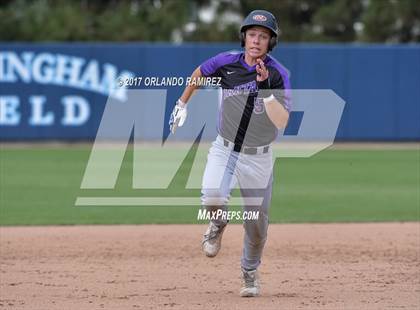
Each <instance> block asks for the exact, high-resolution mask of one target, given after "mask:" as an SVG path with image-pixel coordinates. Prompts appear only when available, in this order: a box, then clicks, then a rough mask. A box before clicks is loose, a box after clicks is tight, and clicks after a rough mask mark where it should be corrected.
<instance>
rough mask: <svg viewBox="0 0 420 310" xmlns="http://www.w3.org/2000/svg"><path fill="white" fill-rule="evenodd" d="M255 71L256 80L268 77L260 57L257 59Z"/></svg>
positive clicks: (263, 79) (260, 80)
mask: <svg viewBox="0 0 420 310" xmlns="http://www.w3.org/2000/svg"><path fill="white" fill-rule="evenodd" d="M256 71H257V82H262V81H265V80H266V79H268V70H267V67H266V66H265V64H264V61H262V60H261V58H258V59H257V66H256Z"/></svg>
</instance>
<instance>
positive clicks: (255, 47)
mask: <svg viewBox="0 0 420 310" xmlns="http://www.w3.org/2000/svg"><path fill="white" fill-rule="evenodd" d="M270 38H271V34H270V30H268V29H266V28H264V27H259V26H254V27H251V28H249V29H248V30H247V31H246V33H245V51H246V53H247V54H248V55H249V56H251V57H252V58H260V57H261V56H264V55H265V54H267V52H268V44H269V43H270Z"/></svg>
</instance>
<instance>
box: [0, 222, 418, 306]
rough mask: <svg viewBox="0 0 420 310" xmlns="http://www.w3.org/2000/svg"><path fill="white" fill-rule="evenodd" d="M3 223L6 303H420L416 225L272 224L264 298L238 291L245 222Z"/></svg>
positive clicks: (0, 291) (1, 289) (1, 299)
mask: <svg viewBox="0 0 420 310" xmlns="http://www.w3.org/2000/svg"><path fill="white" fill-rule="evenodd" d="M204 230H205V226H204V225H143V226H62V227H1V228H0V241H1V247H0V249H1V250H0V251H1V252H0V259H1V276H0V309H102V308H103V309H241V310H245V309H419V308H420V280H419V279H420V223H377V224H282V225H271V226H270V228H269V236H268V237H269V238H268V241H267V245H266V248H265V253H264V257H263V262H262V265H261V268H260V274H261V278H262V296H261V297H259V298H252V299H245V298H240V297H239V296H238V291H239V289H240V283H241V282H240V277H239V274H240V266H239V259H240V255H241V250H242V237H243V229H242V226H241V225H229V226H228V228H227V230H226V232H225V235H224V237H223V244H222V250H221V252H220V253H219V255H218V256H217V257H216V258H213V259H210V258H207V257H205V256H204V255H203V253H202V252H201V249H200V243H201V236H202V233H203V232H204Z"/></svg>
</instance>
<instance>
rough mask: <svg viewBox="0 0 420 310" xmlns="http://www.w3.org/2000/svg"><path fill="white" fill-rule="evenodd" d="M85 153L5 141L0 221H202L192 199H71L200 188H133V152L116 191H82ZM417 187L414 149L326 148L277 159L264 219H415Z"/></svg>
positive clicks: (419, 167) (419, 175)
mask: <svg viewBox="0 0 420 310" xmlns="http://www.w3.org/2000/svg"><path fill="white" fill-rule="evenodd" d="M89 154H90V147H89V146H81V145H79V146H63V147H48V146H32V147H27V148H21V147H20V148H13V147H12V146H7V147H3V148H2V149H1V158H0V159H1V161H0V164H1V179H0V182H1V183H0V224H1V225H60V224H145V223H203V222H198V221H197V211H198V208H199V207H198V206H197V207H191V206H171V207H163V206H150V207H121V206H115V207H98V206H96V207H76V206H74V203H75V200H76V197H78V196H118V195H120V196H121V195H122V196H141V195H148V196H150V195H157V196H159V195H160V196H162V195H167V196H175V195H181V196H182V195H187V196H191V195H193V196H194V195H197V196H198V195H199V190H190V191H186V190H183V187H182V188H181V187H179V186H178V187H176V186H174V187H171V188H170V189H169V190H168V191H166V192H165V193H162V192H161V191H144V190H143V191H141V190H133V189H131V178H132V172H131V171H132V154H131V152H127V154H126V156H125V159H124V164H123V166H122V169H121V171H120V175H119V179H118V183H117V187H116V189H115V190H113V191H110V190H80V184H81V180H82V177H83V173H84V170H85V167H86V163H87V160H88V158H89ZM186 162H187V163H188V160H186ZM182 173H183V172H182V171H181V172H180V175H178V177H179V178H183V177H185V176H183V175H182ZM176 184H179V183H178V182H177V183H176ZM419 188H420V151H419V150H418V149H417V150H416V149H407V150H385V149H384V150H325V151H323V152H321V153H319V154H317V155H316V156H313V157H311V158H302V159H296V158H283V159H279V160H277V162H276V166H275V184H274V190H273V199H272V205H271V209H270V222H271V223H283V222H359V221H363V222H367V221H419V220H420V217H419V212H420V205H419V200H420V197H419V195H420V194H419ZM234 209H239V207H234Z"/></svg>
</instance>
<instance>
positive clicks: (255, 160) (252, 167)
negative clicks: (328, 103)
mask: <svg viewBox="0 0 420 310" xmlns="http://www.w3.org/2000/svg"><path fill="white" fill-rule="evenodd" d="M278 34H279V30H278V25H277V21H276V18H275V17H274V15H273V14H271V13H270V12H267V11H264V10H255V11H252V12H251V13H250V14H249V15H248V16H247V17H246V18H245V20H244V21H243V23H242V25H241V28H240V38H241V45H242V47H244V51H242V52H225V53H221V54H218V55H216V56H214V57H212V58H210V59H208V60H207V61H205V62H204V63H202V64H201V65H200V66H199V67H198V68H197V69H195V71H194V72H193V73H192V76H191V79H197V78H200V77H220V78H221V88H222V96H221V98H220V103H219V114H218V115H219V116H218V118H219V119H218V124H217V131H218V136H217V137H216V140H215V141H214V142H213V144H212V146H211V148H210V150H209V154H208V158H207V164H206V168H205V172H204V175H203V181H202V197H201V200H202V205H203V207H204V208H206V210H207V211H208V212H215V211H216V210H219V209H222V210H226V208H227V207H226V205H227V203H228V201H229V198H230V194H231V191H232V189H233V188H234V187H235V186H237V185H239V188H240V190H241V195H242V197H243V200H244V206H243V207H244V211H250V210H254V211H259V214H258V215H259V216H258V219H257V220H255V219H252V220H245V219H244V229H245V234H244V244H243V253H242V258H241V271H242V280H243V287H242V289H241V290H240V296H242V297H254V296H258V295H259V294H260V285H259V277H258V272H257V268H258V267H259V265H260V263H261V256H262V252H263V248H264V244H265V241H266V239H267V228H268V208H269V204H270V201H271V192H272V182H273V178H272V171H273V159H272V151H271V143H272V142H273V141H274V140H275V139H276V136H277V133H278V129H280V128H284V127H285V126H286V125H287V122H288V119H289V112H290V109H291V106H290V96H289V91H290V82H289V77H288V74H287V71H286V70H285V68H284V67H282V66H281V65H280V63H279V62H278V61H276V60H275V59H274V58H273V57H272V56H270V55H269V54H268V52H270V51H271V50H272V49H273V48H274V47H275V45H276V44H277V37H278ZM196 88H197V87H195V86H192V85H191V86H187V87H186V88H185V90H184V92H183V94H182V96H181V97H180V98H179V99H178V100H177V104H176V105H175V107H174V110H173V111H172V114H171V119H170V122H169V125H170V129H171V132H172V133H174V132H175V130H176V128H177V127H179V126H182V125H183V124H184V122H185V119H186V117H187V106H186V103H187V102H188V100H189V99H190V97H191V95H192V93H193V92H194V90H195V89H196ZM247 198H249V199H247ZM255 198H259V200H258V199H257V200H258V201H255ZM253 199H254V200H253ZM212 214H213V213H212ZM227 222H228V220H227V219H226V218H225V217H216V218H212V220H211V221H210V223H209V226H208V228H207V230H206V232H205V234H204V236H203V241H202V248H203V251H204V253H205V254H206V255H207V256H208V257H214V256H216V255H217V253H218V252H219V250H220V247H221V240H222V235H223V232H224V230H225V228H226V225H227Z"/></svg>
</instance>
